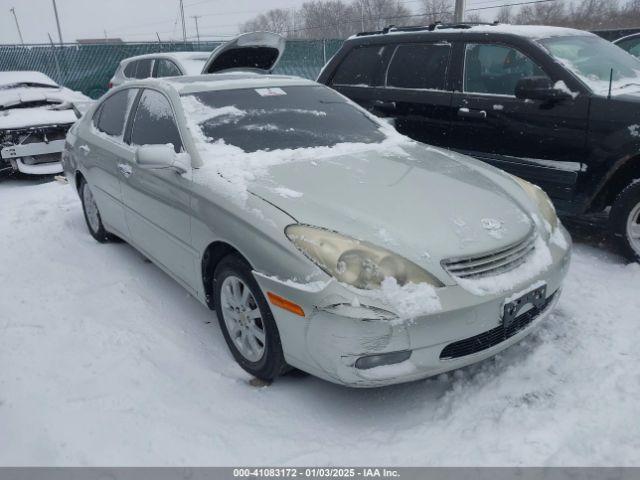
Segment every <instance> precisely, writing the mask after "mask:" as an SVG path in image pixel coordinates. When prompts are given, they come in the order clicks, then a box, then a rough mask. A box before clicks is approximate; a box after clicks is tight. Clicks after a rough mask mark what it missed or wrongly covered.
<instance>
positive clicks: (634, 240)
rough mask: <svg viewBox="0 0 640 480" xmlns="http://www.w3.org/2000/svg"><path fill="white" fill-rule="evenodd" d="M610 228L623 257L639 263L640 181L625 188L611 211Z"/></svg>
mask: <svg viewBox="0 0 640 480" xmlns="http://www.w3.org/2000/svg"><path fill="white" fill-rule="evenodd" d="M611 227H612V229H613V233H614V235H615V236H616V237H617V238H618V239H619V240H620V243H621V245H622V248H623V249H624V253H625V255H626V256H627V257H628V258H629V259H631V260H635V261H640V179H638V180H635V181H634V182H633V183H631V184H630V185H629V186H627V187H626V188H625V189H624V190H623V191H622V192H620V194H619V195H618V197H617V198H616V201H615V202H614V204H613V207H612V209H611Z"/></svg>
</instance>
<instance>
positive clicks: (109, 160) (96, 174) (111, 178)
mask: <svg viewBox="0 0 640 480" xmlns="http://www.w3.org/2000/svg"><path fill="white" fill-rule="evenodd" d="M137 92H138V89H135V88H129V89H125V90H120V91H118V92H116V93H114V94H112V95H109V96H107V98H106V99H105V100H104V101H103V102H102V104H101V105H100V106H99V107H98V109H97V110H96V112H95V113H94V115H93V118H92V125H90V126H89V128H87V129H86V130H85V131H83V132H82V135H81V136H80V137H79V141H78V142H77V148H78V155H80V156H81V157H82V164H83V165H84V167H85V174H86V176H87V181H88V182H89V186H90V188H91V191H92V193H93V196H94V198H95V199H96V202H97V204H98V208H99V209H100V214H101V215H102V221H103V223H104V224H105V225H106V226H107V228H108V229H109V230H111V231H113V233H116V234H118V235H120V236H123V237H125V238H128V236H129V230H128V228H127V223H126V219H125V214H124V207H123V201H122V185H121V178H122V176H121V172H120V170H119V168H118V164H119V163H120V162H119V158H120V156H121V155H123V154H124V153H125V151H123V150H126V149H127V148H128V147H127V146H125V145H124V144H123V134H124V130H125V122H126V118H127V115H128V112H129V110H130V108H131V106H132V105H133V101H134V99H135V97H136V94H137Z"/></svg>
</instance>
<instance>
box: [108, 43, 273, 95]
mask: <svg viewBox="0 0 640 480" xmlns="http://www.w3.org/2000/svg"><path fill="white" fill-rule="evenodd" d="M284 47H285V40H284V38H283V37H281V36H280V35H278V34H275V33H269V32H251V33H244V34H242V35H240V36H238V37H236V38H235V39H233V40H230V41H229V42H226V43H224V44H223V45H220V46H219V47H218V48H216V49H215V50H214V51H213V52H169V53H150V54H147V55H139V56H137V57H131V58H126V59H124V60H122V61H121V62H120V65H119V66H118V68H117V69H116V72H115V73H114V74H113V77H112V78H111V81H110V82H109V88H113V87H117V86H119V85H122V84H123V83H124V82H126V81H129V80H136V79H138V80H140V79H144V78H164V77H179V76H183V75H199V74H201V73H202V74H207V73H218V72H221V71H223V70H224V71H228V70H234V69H242V70H244V71H247V70H251V71H255V72H259V73H270V72H271V71H272V70H273V68H275V65H276V64H277V63H278V61H279V60H280V58H281V57H282V53H283V52H284Z"/></svg>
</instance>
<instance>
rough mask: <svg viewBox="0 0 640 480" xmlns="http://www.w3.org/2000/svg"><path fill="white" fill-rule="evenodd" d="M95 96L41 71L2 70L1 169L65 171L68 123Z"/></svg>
mask: <svg viewBox="0 0 640 480" xmlns="http://www.w3.org/2000/svg"><path fill="white" fill-rule="evenodd" d="M91 102H92V100H91V99H90V98H88V97H86V96H84V95H82V94H81V93H79V92H75V91H72V90H69V89H68V88H64V87H61V86H60V85H58V84H57V83H56V82H54V81H53V80H52V79H51V78H49V77H48V76H46V75H45V74H44V73H40V72H30V71H16V72H0V173H7V172H10V173H12V172H22V173H26V174H54V173H60V172H62V165H61V164H60V154H61V152H62V149H63V147H64V139H65V135H66V133H67V130H69V127H71V125H72V124H73V123H74V122H75V121H76V120H77V119H78V117H79V116H80V111H81V110H82V109H83V105H88V104H90V103H91Z"/></svg>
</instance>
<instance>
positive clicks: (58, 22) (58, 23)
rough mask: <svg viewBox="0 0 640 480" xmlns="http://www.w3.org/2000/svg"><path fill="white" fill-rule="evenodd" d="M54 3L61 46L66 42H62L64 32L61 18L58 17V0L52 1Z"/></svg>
mask: <svg viewBox="0 0 640 480" xmlns="http://www.w3.org/2000/svg"><path fill="white" fill-rule="evenodd" d="M51 1H52V2H53V13H54V14H55V15H56V25H57V26H58V39H59V40H60V45H62V44H63V43H64V42H63V41H62V30H61V29H60V18H59V17H58V6H57V5H56V0H51Z"/></svg>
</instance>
